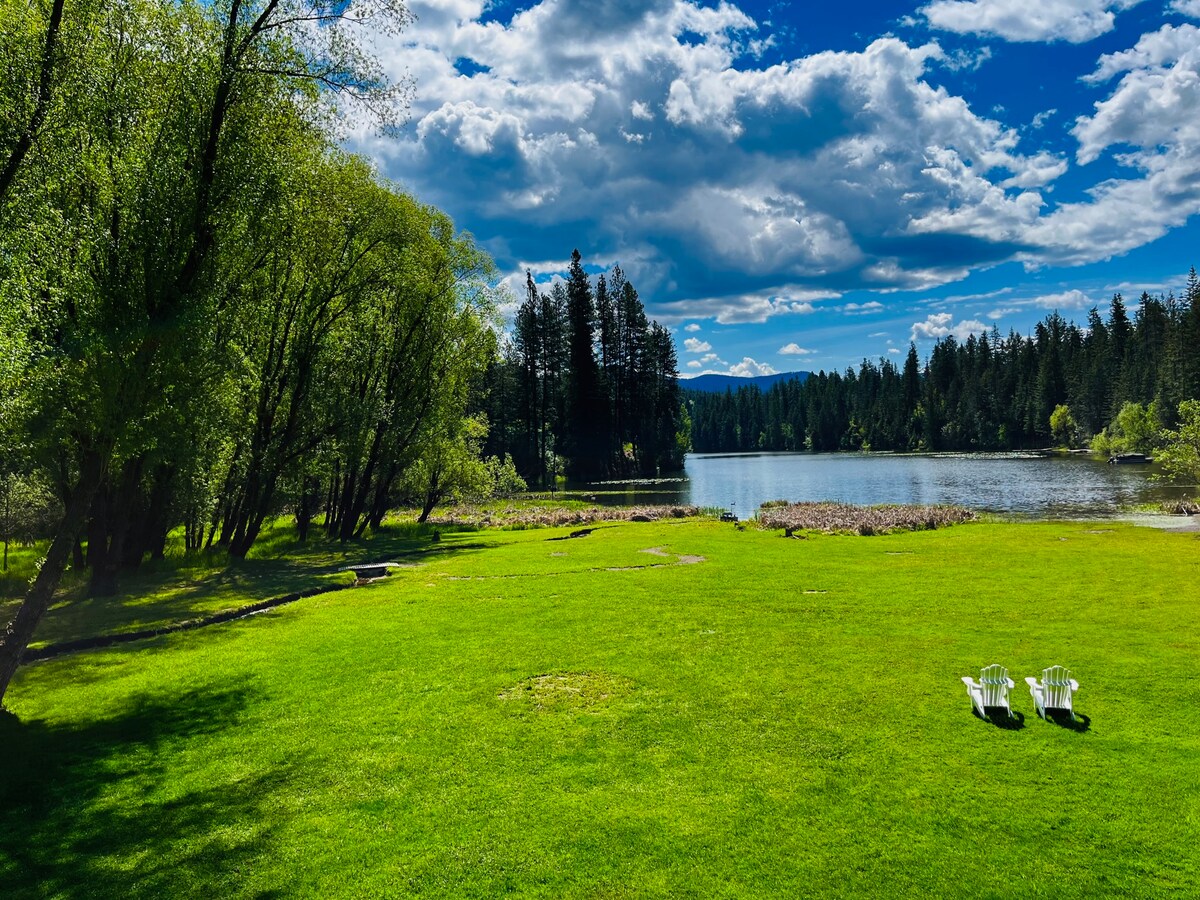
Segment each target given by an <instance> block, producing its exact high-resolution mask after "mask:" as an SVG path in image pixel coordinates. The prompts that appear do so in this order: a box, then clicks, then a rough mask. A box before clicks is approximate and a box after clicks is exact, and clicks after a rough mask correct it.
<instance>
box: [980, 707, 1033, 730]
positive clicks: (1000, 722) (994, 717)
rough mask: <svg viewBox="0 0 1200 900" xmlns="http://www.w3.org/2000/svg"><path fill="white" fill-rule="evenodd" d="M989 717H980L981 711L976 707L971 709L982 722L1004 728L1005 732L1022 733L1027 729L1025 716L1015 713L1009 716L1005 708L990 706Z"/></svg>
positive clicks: (988, 708)
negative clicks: (1021, 731)
mask: <svg viewBox="0 0 1200 900" xmlns="http://www.w3.org/2000/svg"><path fill="white" fill-rule="evenodd" d="M986 709H987V713H988V714H987V717H986V718H984V717H983V716H981V715H979V710H977V709H976V708H975V707H974V706H972V707H971V713H972V715H974V716H975V718H977V719H979V720H980V721H981V722H987V723H988V724H990V725H994V726H996V727H997V728H1002V729H1004V730H1005V731H1020V730H1021V729H1022V728H1024V727H1025V715H1024V714H1023V713H1019V712H1013V714H1012V717H1011V718H1010V717H1009V715H1008V710H1006V709H1005V708H1004V707H1003V706H988V707H986Z"/></svg>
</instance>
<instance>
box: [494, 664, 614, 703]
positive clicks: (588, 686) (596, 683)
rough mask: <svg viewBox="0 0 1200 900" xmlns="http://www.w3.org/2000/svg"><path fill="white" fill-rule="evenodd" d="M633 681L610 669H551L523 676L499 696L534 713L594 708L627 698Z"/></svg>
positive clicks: (502, 699)
mask: <svg viewBox="0 0 1200 900" xmlns="http://www.w3.org/2000/svg"><path fill="white" fill-rule="evenodd" d="M632 690H633V682H632V681H631V680H630V679H628V678H623V677H621V676H620V675H611V674H609V673H607V672H547V673H545V674H543V675H533V676H531V677H529V678H523V679H522V680H521V681H518V682H517V683H516V684H515V685H513V686H512V687H511V688H509V689H508V690H506V691H501V692H500V693H499V694H498V695H497V696H498V697H499V698H500V700H501V701H503V702H505V703H511V704H512V705H513V706H515V707H518V708H521V709H526V710H532V711H534V712H555V711H571V710H590V709H595V708H597V707H599V706H603V705H605V704H607V703H608V702H609V701H610V700H613V699H615V698H617V697H624V696H625V695H627V694H629V693H630V692H632Z"/></svg>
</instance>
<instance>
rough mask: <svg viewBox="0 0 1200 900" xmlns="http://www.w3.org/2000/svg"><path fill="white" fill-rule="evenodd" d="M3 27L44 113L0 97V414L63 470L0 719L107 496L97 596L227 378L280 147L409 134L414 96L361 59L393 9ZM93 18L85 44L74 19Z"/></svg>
mask: <svg viewBox="0 0 1200 900" xmlns="http://www.w3.org/2000/svg"><path fill="white" fill-rule="evenodd" d="M17 6H19V4H17ZM10 7H13V4H11V3H8V4H6V5H5V13H6V15H5V17H4V28H3V29H0V40H3V41H4V42H5V52H6V54H7V52H8V47H16V48H18V49H20V48H34V51H36V48H37V47H38V46H39V36H40V46H41V48H42V49H41V52H40V53H39V52H34V51H31V52H28V53H25V54H24V55H23V56H19V55H18V56H11V57H9V56H7V55H6V58H12V59H15V60H17V65H18V66H19V67H20V66H21V61H22V60H26V59H27V60H29V62H28V63H27V64H26V65H25V69H28V68H29V67H30V66H37V67H39V69H38V72H37V73H36V74H32V73H30V72H28V71H26V72H25V74H24V75H23V76H22V77H21V78H17V79H13V80H12V81H13V83H17V84H25V85H35V86H36V89H35V90H34V94H33V99H32V100H31V101H28V102H24V103H22V102H21V99H22V98H21V96H19V95H18V94H14V93H12V92H9V93H8V94H6V95H5V98H4V99H0V103H3V104H5V111H6V113H7V112H8V111H10V110H15V111H16V112H17V114H18V115H17V116H16V118H15V119H12V121H15V122H16V124H15V125H13V126H11V127H10V128H9V129H8V130H6V131H5V132H3V133H0V140H2V141H3V145H2V146H0V152H3V154H4V158H3V159H2V160H0V165H3V166H4V171H5V172H10V171H11V175H5V178H8V179H9V180H8V181H7V182H6V183H5V185H4V192H3V193H0V204H3V206H2V216H3V218H2V219H0V243H2V244H3V248H2V249H3V253H0V258H2V259H3V260H4V262H3V265H4V266H5V268H4V269H3V270H2V271H0V276H2V277H3V280H4V284H3V286H2V287H0V292H2V293H3V296H4V297H5V298H6V302H9V303H11V306H10V309H12V310H16V311H17V313H16V315H17V317H18V318H19V319H20V322H19V323H18V325H17V328H18V330H19V332H20V339H19V343H20V348H19V353H18V357H19V358H20V360H21V361H22V362H21V366H22V371H21V372H20V373H19V376H18V377H16V378H7V379H6V380H7V381H8V383H9V384H10V385H16V386H17V387H16V388H15V390H16V392H17V393H18V394H19V396H18V397H15V398H13V397H8V398H5V400H4V401H3V402H4V405H5V408H6V409H10V410H11V409H16V410H19V414H20V417H21V421H22V423H23V425H22V427H23V428H24V429H25V431H26V432H27V433H28V434H30V435H34V436H35V441H34V443H35V444H36V446H37V448H39V449H40V451H41V457H42V459H43V460H50V459H57V460H64V461H65V464H64V465H63V469H64V471H63V474H62V478H61V482H62V485H63V486H62V491H61V493H62V495H63V496H62V499H63V501H64V509H65V513H64V517H63V520H62V522H61V524H60V525H59V527H58V529H57V532H56V534H55V537H54V539H53V540H52V541H51V544H50V547H49V550H48V552H47V555H46V558H45V561H44V562H43V564H42V565H41V567H40V569H39V572H38V575H37V577H36V579H35V580H34V583H33V584H32V586H31V588H30V590H29V591H28V593H27V594H26V597H25V599H24V601H23V602H22V604H21V606H20V607H19V609H18V612H17V614H16V617H15V619H14V620H13V622H12V623H10V624H9V626H8V627H7V629H6V630H5V632H4V634H3V637H2V638H0V699H2V698H3V694H4V692H5V691H6V689H7V686H8V684H9V681H10V680H11V678H12V675H13V673H14V672H15V671H16V668H17V666H18V665H19V663H20V659H21V655H22V654H23V652H24V649H25V647H26V646H27V645H28V643H29V641H30V640H31V638H32V636H33V633H34V629H35V628H36V627H37V624H38V622H39V621H40V619H41V617H42V616H43V614H44V613H45V611H46V609H47V608H48V606H49V604H50V601H51V598H52V597H53V594H54V591H55V589H56V588H57V586H58V583H59V581H60V580H61V577H62V574H63V571H64V570H65V567H66V565H67V562H68V560H69V558H70V554H71V550H72V547H73V546H74V544H75V542H76V540H77V537H78V535H79V534H80V532H81V530H82V529H83V526H84V524H85V522H86V520H87V518H88V515H89V511H91V510H92V509H93V505H94V501H95V500H96V499H97V497H98V495H100V494H101V491H102V490H104V491H105V492H106V494H105V496H104V497H103V500H104V506H105V509H104V511H103V516H104V518H105V519H106V520H108V522H109V523H116V525H115V527H109V526H107V525H106V527H105V528H104V530H103V535H101V532H100V530H99V529H98V530H97V536H98V537H100V538H101V540H102V541H103V542H104V543H105V547H104V551H105V553H104V556H105V560H104V564H103V572H104V573H105V575H106V576H107V575H109V574H111V571H112V562H113V560H116V559H119V558H120V557H121V556H122V555H123V547H122V541H124V540H127V539H128V534H127V533H124V534H123V533H122V532H123V526H122V525H121V523H122V522H128V520H129V519H130V518H131V512H132V508H131V503H132V502H133V498H135V497H136V495H137V488H138V487H139V486H140V484H141V483H142V481H143V478H144V477H145V476H146V474H147V472H148V471H149V470H150V469H151V468H153V467H155V466H157V465H158V464H160V463H161V462H163V457H164V456H165V454H166V448H169V447H171V446H172V445H173V444H177V440H176V438H177V436H178V435H179V433H180V431H181V425H180V423H181V422H186V421H188V420H189V418H191V417H192V416H193V415H194V413H195V411H196V407H189V403H190V402H191V401H190V399H189V398H190V397H195V396H197V395H199V394H201V393H202V392H203V391H204V388H205V387H206V381H207V379H208V378H209V376H210V375H211V376H212V377H216V374H215V367H211V366H210V367H207V368H206V365H205V361H207V360H215V359H219V358H220V349H221V346H222V341H223V339H224V337H225V336H226V333H227V332H226V330H225V326H226V324H227V322H228V320H229V316H230V315H231V314H232V310H231V307H230V305H229V303H230V299H231V295H232V292H231V286H233V285H236V283H237V282H238V280H239V279H240V277H242V276H243V275H244V274H245V271H246V269H247V267H249V268H253V267H254V266H255V265H256V264H257V262H256V259H255V254H256V253H257V252H258V249H259V247H260V245H259V243H258V242H257V241H255V240H254V239H253V238H254V235H255V230H256V223H257V222H258V220H259V219H260V218H261V217H262V215H263V212H264V210H269V209H270V208H271V206H272V204H273V203H274V201H275V197H276V196H277V191H276V186H277V184H278V180H279V179H278V173H279V170H280V168H281V163H282V162H283V160H282V159H281V154H282V155H283V156H286V151H281V149H280V148H281V147H282V148H286V147H288V146H290V145H291V144H293V143H294V141H293V140H292V138H293V137H295V136H303V135H307V136H309V138H310V139H311V140H312V141H316V142H320V141H323V140H328V137H327V135H328V132H329V128H330V126H331V124H333V123H335V122H336V118H335V117H334V116H332V115H331V110H332V111H336V110H337V108H338V107H341V106H344V105H346V104H356V105H359V106H361V107H364V108H365V109H366V110H367V111H368V112H370V113H371V114H372V115H374V116H375V117H376V118H377V119H378V120H379V121H381V122H382V123H383V124H385V125H389V124H394V123H395V122H396V121H397V120H398V119H399V118H400V117H402V115H403V110H404V104H405V100H406V97H407V89H408V88H407V85H404V84H401V85H398V86H396V85H388V84H387V83H386V81H385V79H384V78H383V75H382V67H381V65H380V64H379V63H378V61H377V60H375V59H374V58H373V57H372V56H371V54H370V52H369V47H368V45H367V44H366V43H365V42H364V40H365V35H366V33H367V29H368V28H373V29H398V28H402V27H403V26H404V25H406V24H407V22H408V20H409V17H408V14H407V11H406V10H405V8H404V7H403V5H402V4H400V3H399V2H395V0H379V2H376V3H370V2H367V3H357V4H353V5H352V6H346V5H344V4H335V5H334V6H327V5H324V4H321V3H310V2H300V0H256V2H255V0H252V2H242V0H218V2H216V3H212V4H193V3H186V2H185V3H175V2H170V0H124V2H117V3H107V4H95V5H92V6H89V5H88V4H84V3H80V4H78V6H76V5H71V4H68V5H66V6H65V7H64V6H62V5H61V4H57V5H55V6H54V7H52V8H51V10H50V13H49V15H48V16H44V17H42V18H41V19H39V18H38V17H36V16H35V17H32V18H30V19H28V23H29V24H28V26H27V27H26V26H24V25H22V26H21V27H20V28H18V27H16V26H13V30H12V31H11V32H10V30H9V28H10V26H12V22H13V21H14V20H13V19H11V18H10V17H9V16H8V15H7V13H8V11H10ZM14 8H15V7H14ZM55 9H57V10H58V13H57V15H58V19H57V21H55V19H54V17H55V15H56V13H55V12H54V10H55ZM85 14H86V15H88V16H90V19H89V20H88V21H87V23H86V25H87V27H83V26H82V24H81V20H80V19H76V18H73V16H78V17H82V16H84V15H85ZM43 20H44V21H43ZM25 21H26V20H25V19H23V20H22V22H25ZM22 28H24V30H22ZM51 32H53V35H52V34H51ZM51 37H53V40H51ZM63 60H69V61H70V66H64V65H60V62H61V61H63ZM43 72H45V73H48V74H46V75H45V77H43ZM64 72H75V73H77V76H76V80H75V81H73V82H72V81H71V80H70V79H67V80H66V81H63V80H62V79H61V78H60V74H61V73H64ZM43 85H46V87H45V90H43V88H42V86H43ZM84 86H86V87H87V89H86V90H85V89H83V87H84ZM18 93H19V92H18ZM14 97H15V98H16V99H13V98H14ZM280 135H284V136H285V139H283V140H280ZM14 161H15V162H14ZM126 532H127V530H126ZM97 549H98V548H97ZM101 580H102V582H103V581H105V580H106V579H105V578H102V579H101ZM102 586H103V585H102Z"/></svg>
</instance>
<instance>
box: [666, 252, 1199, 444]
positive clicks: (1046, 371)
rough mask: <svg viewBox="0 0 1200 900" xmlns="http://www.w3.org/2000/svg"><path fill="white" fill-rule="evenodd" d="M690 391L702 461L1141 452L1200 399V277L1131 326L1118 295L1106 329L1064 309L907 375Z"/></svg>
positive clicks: (865, 366) (913, 363) (949, 352)
mask: <svg viewBox="0 0 1200 900" xmlns="http://www.w3.org/2000/svg"><path fill="white" fill-rule="evenodd" d="M682 387H683V396H684V398H685V400H686V403H687V407H688V413H689V417H690V419H691V447H692V449H693V450H694V451H696V452H698V453H731V452H746V451H755V450H768V451H780V450H811V451H837V450H888V451H919V450H930V451H936V450H956V451H970V450H1017V449H1032V448H1040V447H1048V446H1051V445H1056V446H1069V447H1077V446H1084V445H1086V444H1087V443H1089V442H1090V443H1091V444H1092V446H1093V447H1094V448H1095V449H1098V450H1109V449H1113V450H1121V449H1139V447H1138V446H1137V445H1138V443H1139V441H1142V440H1143V437H1142V436H1141V435H1140V434H1137V433H1131V432H1140V431H1145V432H1146V433H1147V434H1149V433H1151V432H1153V433H1160V432H1162V431H1163V430H1164V429H1171V428H1174V427H1176V426H1177V425H1178V424H1179V418H1180V404H1181V403H1182V402H1183V401H1186V400H1189V399H1194V398H1197V397H1200V279H1197V276H1196V271H1195V269H1192V271H1191V272H1190V274H1189V276H1188V281H1187V288H1186V290H1185V293H1184V296H1183V297H1176V296H1175V295H1174V294H1168V295H1167V296H1165V297H1155V296H1151V295H1150V294H1148V293H1143V294H1142V296H1141V298H1140V300H1139V303H1138V308H1137V310H1136V312H1135V313H1134V315H1133V316H1132V318H1131V317H1130V316H1129V314H1128V312H1127V311H1126V308H1125V302H1124V298H1122V296H1121V295H1120V294H1116V295H1114V296H1113V298H1112V301H1111V303H1110V304H1109V311H1108V316H1107V319H1106V318H1104V317H1102V316H1101V314H1100V312H1099V310H1097V309H1096V308H1093V309H1092V310H1091V312H1090V313H1089V314H1088V318H1087V323H1086V325H1084V326H1079V325H1077V324H1075V323H1074V322H1068V321H1067V320H1065V319H1064V318H1063V317H1062V316H1061V315H1060V314H1059V313H1057V312H1054V313H1050V314H1049V315H1047V316H1046V318H1045V319H1044V320H1043V321H1042V322H1039V323H1038V324H1037V326H1036V327H1035V329H1034V332H1033V334H1032V335H1029V336H1022V335H1020V334H1018V333H1017V332H1015V331H1010V332H1009V333H1008V335H1007V336H1002V335H1001V334H1000V332H999V331H998V330H996V329H995V328H993V330H992V331H991V332H989V333H985V334H982V335H979V336H976V335H971V336H969V337H968V338H967V339H966V340H965V341H959V340H956V339H955V338H954V337H953V336H947V337H944V338H942V339H940V340H939V341H938V342H937V343H936V344H935V345H934V347H933V349H932V350H931V352H930V354H929V356H928V357H927V359H926V361H925V363H924V364H923V365H922V364H921V363H920V361H919V359H918V356H917V350H916V347H915V346H914V345H910V346H909V350H908V355H907V358H906V359H905V362H904V364H903V366H902V367H898V366H896V365H895V364H894V363H893V362H892V361H891V360H888V359H881V360H879V362H878V363H876V362H872V361H870V360H866V359H864V360H863V361H862V363H861V364H860V365H859V366H858V368H857V369H853V368H848V369H846V371H845V372H837V371H834V372H828V373H827V372H823V371H822V372H817V373H811V374H810V375H809V376H808V377H807V379H804V380H799V379H796V380H790V381H780V382H778V383H776V384H774V385H772V386H771V387H770V388H768V389H761V388H759V387H757V386H753V385H747V386H745V387H740V388H738V389H737V390H732V389H730V390H727V391H725V392H724V393H709V392H702V391H694V390H689V389H688V388H687V383H686V382H684V383H683V385H682ZM1052 420H1053V422H1052ZM1147 439H1148V438H1147Z"/></svg>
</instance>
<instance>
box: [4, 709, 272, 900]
mask: <svg viewBox="0 0 1200 900" xmlns="http://www.w3.org/2000/svg"><path fill="white" fill-rule="evenodd" d="M249 699H250V694H249V693H248V692H247V691H245V690H244V689H226V690H199V691H193V692H191V693H187V694H184V695H182V696H174V697H149V698H141V699H139V700H137V701H135V702H133V703H131V704H130V705H129V706H128V707H127V708H126V709H125V710H123V711H122V712H121V713H120V714H119V715H117V716H114V717H110V718H105V719H100V720H96V721H91V722H85V723H71V724H67V725H58V724H47V723H46V722H43V721H31V722H21V721H19V720H18V719H17V718H16V717H15V716H13V715H12V714H11V713H9V712H6V711H3V710H0V884H3V886H4V887H3V894H4V896H5V897H6V898H23V897H31V898H32V897H47V896H54V897H97V898H113V900H116V898H126V897H139V896H140V897H179V896H216V897H220V896H228V895H231V894H235V893H236V894H239V895H249V896H255V897H262V898H266V897H270V896H274V894H275V892H274V891H266V892H264V891H259V892H249V891H248V890H247V887H248V886H247V885H245V884H243V883H242V881H243V875H242V873H244V872H246V871H248V869H249V867H251V866H252V865H253V864H254V863H255V861H256V860H260V859H261V858H262V857H263V856H264V854H267V853H269V852H270V845H271V842H272V831H273V828H272V826H271V822H273V821H274V817H273V816H272V815H271V813H270V808H271V805H272V798H273V797H275V796H276V795H277V794H278V793H279V792H280V790H282V789H283V788H284V786H285V785H286V784H287V782H288V781H289V778H290V773H289V771H288V770H286V769H285V770H280V769H275V770H272V771H270V772H264V773H259V774H256V775H253V776H251V777H237V778H232V777H230V778H225V779H223V780H221V781H220V782H218V783H211V784H206V785H205V786H204V787H202V788H199V789H195V790H190V791H186V792H182V793H180V792H174V791H172V790H171V787H172V778H173V777H174V776H175V775H176V774H177V770H171V769H170V768H169V767H168V766H166V765H165V764H163V763H161V762H160V761H159V760H160V759H161V757H162V756H163V755H168V754H169V753H170V752H171V750H170V748H169V747H168V746H167V745H177V744H178V743H179V741H180V740H181V739H184V740H186V739H189V738H193V737H202V736H203V735H206V734H214V733H216V732H218V731H221V730H224V729H228V728H233V727H236V725H237V723H238V720H239V719H240V717H241V714H242V712H243V711H244V710H245V708H246V706H247V704H248V701H249ZM163 793H165V794H167V795H169V799H162V798H161V794H163ZM155 795H160V796H159V797H158V798H156V797H155Z"/></svg>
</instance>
